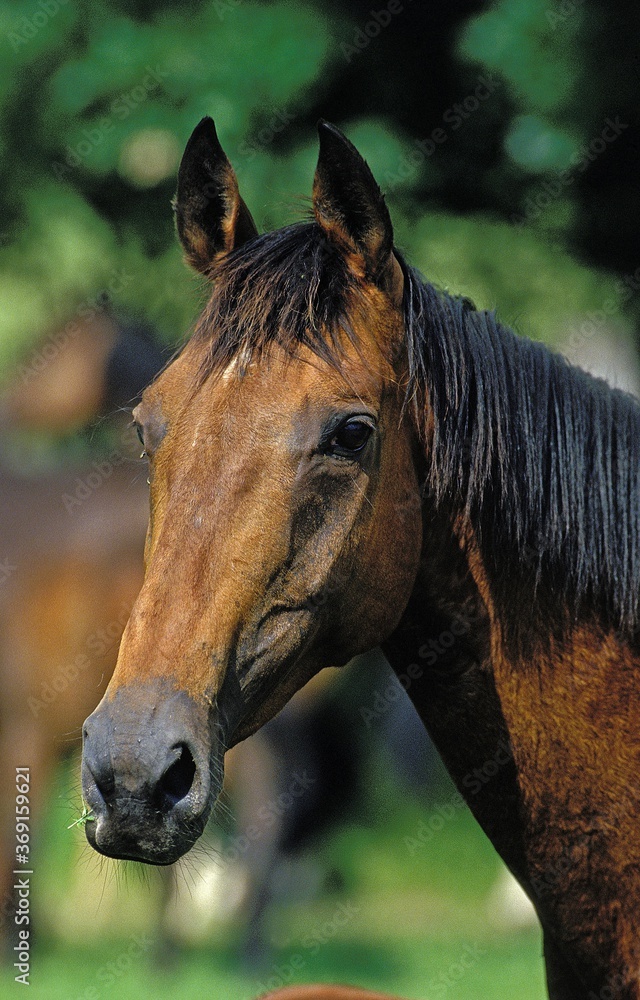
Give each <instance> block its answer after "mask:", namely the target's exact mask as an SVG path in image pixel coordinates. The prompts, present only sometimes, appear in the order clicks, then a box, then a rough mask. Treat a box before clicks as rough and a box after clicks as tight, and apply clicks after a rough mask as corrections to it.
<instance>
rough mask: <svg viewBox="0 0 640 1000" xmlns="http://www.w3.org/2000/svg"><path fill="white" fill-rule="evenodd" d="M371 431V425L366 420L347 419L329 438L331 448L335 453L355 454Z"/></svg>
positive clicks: (362, 446) (360, 449)
mask: <svg viewBox="0 0 640 1000" xmlns="http://www.w3.org/2000/svg"><path fill="white" fill-rule="evenodd" d="M372 431H373V427H372V426H371V424H369V423H367V421H366V420H361V419H359V418H358V419H356V418H353V419H352V420H347V421H345V423H344V424H343V425H342V427H339V428H338V430H337V431H336V433H335V434H334V435H333V437H332V438H331V450H332V451H333V452H334V454H337V455H344V456H349V455H356V454H357V453H358V452H359V451H362V449H363V448H364V446H365V444H366V443H367V441H368V440H369V438H370V437H371V432H372Z"/></svg>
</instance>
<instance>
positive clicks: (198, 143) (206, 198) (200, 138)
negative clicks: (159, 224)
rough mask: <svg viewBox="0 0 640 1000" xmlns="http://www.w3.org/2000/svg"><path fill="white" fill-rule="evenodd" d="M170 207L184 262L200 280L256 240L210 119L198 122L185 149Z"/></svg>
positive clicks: (235, 179) (256, 232) (252, 224)
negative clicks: (171, 206)
mask: <svg viewBox="0 0 640 1000" xmlns="http://www.w3.org/2000/svg"><path fill="white" fill-rule="evenodd" d="M173 207H174V209H175V213H176V225H177V228H178V236H179V237H180V242H181V243H182V246H183V248H184V252H185V254H186V257H187V260H188V262H189V263H190V264H191V265H192V267H195V268H196V270H198V271H201V272H202V273H203V274H207V275H210V274H211V273H212V271H213V270H214V269H215V265H216V264H217V263H218V262H219V261H220V260H221V259H222V258H223V257H224V256H225V255H226V254H228V253H229V252H230V251H231V250H234V249H235V248H236V247H239V246H241V245H242V244H243V243H246V242H247V240H251V239H253V238H254V236H257V235H258V230H257V228H256V224H255V222H254V221H253V219H252V218H251V213H250V212H249V209H248V208H247V206H246V205H245V203H244V202H243V200H242V198H241V197H240V191H239V190H238V179H237V177H236V175H235V172H234V169H233V167H232V166H231V164H230V163H229V160H228V159H227V157H226V155H225V152H224V150H223V149H222V146H221V145H220V141H219V139H218V135H217V133H216V127H215V125H214V123H213V119H211V118H203V119H202V121H201V122H200V124H199V125H197V126H196V128H195V129H194V130H193V133H192V135H191V138H190V139H189V142H188V143H187V148H186V149H185V151H184V156H183V157H182V162H181V164H180V170H179V171H178V191H177V194H176V197H175V199H174V203H173Z"/></svg>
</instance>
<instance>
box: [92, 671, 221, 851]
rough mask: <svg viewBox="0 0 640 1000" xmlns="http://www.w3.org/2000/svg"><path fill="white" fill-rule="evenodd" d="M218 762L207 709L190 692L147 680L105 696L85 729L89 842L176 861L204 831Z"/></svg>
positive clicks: (98, 847) (105, 848)
mask: <svg viewBox="0 0 640 1000" xmlns="http://www.w3.org/2000/svg"><path fill="white" fill-rule="evenodd" d="M221 759H222V752H221V748H220V741H219V739H218V738H217V733H216V732H215V729H214V728H213V727H212V726H211V722H210V719H209V712H208V710H207V708H206V706H204V705H202V704H198V703H196V702H194V701H193V700H192V699H191V698H189V697H188V695H186V694H184V693H181V692H180V693H178V692H175V691H172V690H167V688H166V686H165V685H164V684H162V683H157V682H151V681H150V682H147V683H146V684H141V685H135V686H134V685H131V686H129V687H125V688H120V689H118V691H116V692H115V694H114V695H113V696H111V697H105V698H104V699H103V701H102V702H101V703H100V705H99V706H98V708H97V709H96V710H95V712H94V713H93V714H92V715H90V716H89V718H88V719H87V721H86V722H85V724H84V728H83V752H82V794H83V797H84V801H85V803H86V805H87V806H88V807H89V810H90V818H89V820H88V821H87V823H86V827H85V829H86V834H87V839H88V841H89V843H90V844H91V846H92V847H94V848H95V849H96V850H97V851H99V852H100V853H101V854H106V855H107V856H108V857H112V858H123V859H132V860H135V861H145V862H147V863H148V864H156V865H166V864H171V863H172V862H173V861H176V860H177V859H178V858H180V857H181V856H182V855H183V854H185V853H186V852H187V851H188V850H189V848H190V847H191V846H192V845H193V844H194V843H195V841H196V840H197V839H198V837H199V836H200V834H201V833H202V831H203V829H204V826H205V824H206V821H207V818H208V816H209V812H210V810H211V805H212V803H213V801H214V799H215V797H216V795H217V792H218V791H219V786H220V784H221V775H222V764H221ZM215 775H220V780H219V781H218V780H216V779H215V777H212V776H215Z"/></svg>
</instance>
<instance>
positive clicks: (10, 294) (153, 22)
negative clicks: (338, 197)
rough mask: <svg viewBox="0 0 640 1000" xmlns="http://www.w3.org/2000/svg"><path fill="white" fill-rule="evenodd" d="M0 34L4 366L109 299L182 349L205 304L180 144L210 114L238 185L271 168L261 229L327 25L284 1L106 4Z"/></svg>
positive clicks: (22, 17)
mask: <svg viewBox="0 0 640 1000" xmlns="http://www.w3.org/2000/svg"><path fill="white" fill-rule="evenodd" d="M48 12H49V13H48ZM0 33H1V34H3V35H4V42H5V46H4V56H3V58H2V59H1V60H0V88H1V89H0V94H1V97H0V136H1V140H2V144H3V147H4V153H5V155H4V156H3V163H4V167H3V173H4V176H3V182H4V184H3V192H4V195H3V202H2V203H1V204H0V210H1V211H2V216H3V219H4V220H5V223H6V225H5V231H4V233H2V234H1V239H0V244H2V246H0V271H1V273H2V279H1V281H0V299H1V305H2V308H1V309H0V317H1V318H0V360H2V359H4V360H5V361H6V360H7V358H9V357H11V356H15V354H16V353H17V352H18V351H19V350H20V349H22V348H23V347H24V345H25V343H29V342H30V341H32V340H33V339H35V338H36V337H37V336H38V335H40V334H41V333H42V332H44V331H45V330H46V329H47V328H52V327H54V326H55V325H56V324H59V323H62V322H64V321H66V320H67V319H68V318H69V317H70V314H73V312H74V311H75V310H76V309H77V308H78V307H79V305H81V304H82V303H83V302H87V301H90V300H91V299H92V298H93V297H94V296H95V294H96V293H97V291H98V290H101V289H109V288H110V286H115V288H114V293H113V298H114V300H115V302H116V304H117V305H118V306H120V307H124V308H128V309H134V310H136V311H139V312H144V313H145V314H146V315H147V316H149V318H150V319H151V320H152V321H153V322H155V323H156V324H158V325H159V326H160V329H161V331H162V332H163V333H164V335H165V336H167V337H168V338H169V339H173V340H175V339H177V337H178V336H180V335H181V334H182V332H183V331H184V330H185V329H186V328H187V327H188V325H189V323H190V321H191V319H192V318H193V315H194V310H195V304H196V299H197V296H198V288H197V285H196V284H195V283H194V281H193V280H192V279H191V278H190V277H189V275H188V274H187V272H186V270H185V269H184V268H183V265H182V264H181V261H180V254H179V250H178V248H177V246H176V244H175V239H174V234H173V225H172V218H171V210H170V198H171V196H172V194H173V190H174V186H175V173H176V169H177V164H178V162H179V157H180V155H181V152H182V149H183V147H184V144H185V142H186V140H187V138H188V136H189V134H190V132H191V130H192V128H193V127H194V125H195V124H196V123H197V122H198V120H199V119H200V118H201V117H202V116H203V115H205V114H212V115H214V116H215V118H216V121H217V123H218V125H219V129H220V134H221V138H222V141H223V143H224V144H225V146H226V147H227V148H228V149H229V152H230V154H231V155H232V156H233V155H234V153H235V154H237V155H236V156H235V157H234V159H235V160H236V162H238V167H239V172H241V173H243V174H244V170H243V169H242V167H243V162H244V161H245V160H247V161H249V160H253V159H254V158H255V159H256V160H257V161H258V162H259V163H261V164H262V169H261V170H257V171H255V172H252V173H251V176H253V177H254V180H253V183H251V184H249V185H248V187H249V191H248V193H247V196H248V198H249V200H251V201H252V202H253V203H254V204H256V205H258V212H257V214H258V216H259V215H260V210H261V203H262V201H263V199H264V197H265V192H268V191H269V177H270V176H271V177H273V176H277V178H278V181H279V183H280V184H281V186H282V188H283V189H287V190H289V191H290V190H292V189H293V190H295V180H296V179H297V177H296V170H295V167H294V169H293V170H289V169H288V164H287V162H286V161H283V160H281V159H278V160H277V161H276V160H275V159H274V158H273V157H269V156H268V155H266V156H265V155H264V154H265V152H268V151H269V147H270V145H271V143H272V141H273V139H274V138H275V137H276V136H278V135H279V133H280V132H281V131H282V130H283V129H284V128H286V127H288V126H289V125H290V123H291V122H292V121H295V117H296V114H297V109H298V107H299V106H304V101H305V90H306V88H308V87H309V86H310V84H311V83H312V82H313V80H314V78H315V77H316V76H317V74H318V72H319V71H320V68H321V66H322V64H323V61H324V60H325V58H326V54H327V46H328V36H327V34H326V30H325V28H324V25H323V23H322V21H321V20H319V18H318V16H317V14H316V13H315V12H314V11H313V10H312V8H310V7H306V6H304V5H299V6H297V7H296V8H295V9H294V8H292V7H291V5H290V4H288V3H286V2H281V3H274V4H270V5H268V6H267V7H265V6H262V5H258V4H255V3H254V4H251V3H242V4H240V3H239V2H237V0H218V2H215V3H205V4H198V5H197V7H196V9H195V10H193V11H192V12H191V14H190V16H185V13H184V10H183V8H182V7H179V6H178V5H171V7H170V8H168V7H165V9H161V10H159V11H157V12H156V13H153V14H152V15H151V16H150V17H145V18H143V17H139V18H135V17H134V16H131V15H127V14H125V13H123V12H122V8H121V5H120V4H118V3H115V2H112V0H111V2H109V0H107V2H103V3H100V4H94V5H78V4H72V3H68V2H67V3H64V2H59V0H46V2H45V3H44V4H40V5H37V6H34V5H33V4H29V3H21V4H17V5H16V4H14V3H8V2H7V0H3V2H2V3H0ZM7 50H9V54H7ZM270 161H271V162H270ZM246 180H247V181H248V180H249V171H247V178H246ZM292 181H293V182H294V185H293V187H292V185H291V182H292ZM306 187H307V185H306V184H305V185H304V188H306ZM270 200H271V199H270ZM123 274H124V280H121V279H122V275H123ZM118 276H120V280H117V278H118ZM169 290H170V294H169Z"/></svg>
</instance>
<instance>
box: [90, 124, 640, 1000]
mask: <svg viewBox="0 0 640 1000" xmlns="http://www.w3.org/2000/svg"><path fill="white" fill-rule="evenodd" d="M312 206H313V215H312V217H311V218H310V219H308V220H307V221H302V222H298V223H295V224H292V225H290V226H287V227H285V228H283V229H279V230H277V231H275V232H271V233H267V234H262V235H260V234H259V233H258V231H257V229H256V226H255V224H254V222H253V219H252V217H251V214H250V212H249V209H248V208H247V206H246V204H245V202H244V201H243V200H242V198H241V196H240V192H239V188H238V182H237V178H236V175H235V173H234V171H233V168H232V166H231V164H230V162H229V160H228V158H227V156H226V155H225V153H224V151H223V149H222V147H221V145H220V142H219V139H218V137H217V133H216V130H215V126H214V124H213V122H212V120H211V119H210V118H205V119H203V120H202V121H201V122H200V124H199V125H198V126H197V127H196V129H195V131H194V132H193V134H192V136H191V138H190V140H189V142H188V144H187V146H186V149H185V152H184V156H183V159H182V162H181V165H180V168H179V173H178V185H177V195H176V199H175V204H174V207H175V213H176V222H177V231H178V236H179V239H180V241H181V244H182V247H183V249H184V252H185V256H186V259H187V261H188V262H189V263H190V264H191V265H192V266H193V267H194V268H195V269H196V270H197V271H198V272H200V273H201V274H203V275H205V276H206V277H207V279H208V280H209V281H210V282H211V294H210V298H209V300H208V303H207V304H206V306H205V308H204V310H203V312H202V314H201V316H200V318H199V319H198V321H197V323H196V325H195V329H194V331H193V334H192V336H191V337H190V339H188V340H187V342H186V344H185V346H184V348H183V349H182V351H181V352H180V353H179V354H178V356H177V357H176V358H175V359H174V360H173V362H172V363H171V364H170V365H169V366H168V367H167V368H166V369H165V370H164V372H163V373H162V374H161V375H160V376H159V377H158V378H157V379H156V381H155V382H153V383H152V384H151V385H150V386H149V387H148V388H147V389H146V390H145V392H144V393H143V396H142V400H141V402H140V404H139V405H138V406H137V407H136V409H135V410H134V419H135V421H136V425H137V427H138V429H139V433H140V437H141V440H142V441H143V443H144V448H145V451H146V453H147V455H148V461H149V470H150V482H151V491H150V519H149V528H148V532H147V539H146V546H145V581H144V584H143V587H142V589H141V592H140V594H139V596H138V599H137V601H136V603H135V605H134V608H133V611H132V614H131V617H130V619H129V621H128V623H127V625H126V628H125V631H124V635H123V639H122V644H121V647H120V652H119V657H118V661H117V664H116V668H115V671H114V674H113V677H112V679H111V681H110V683H109V686H108V688H107V691H106V693H105V695H104V697H103V699H102V701H101V702H100V704H99V705H98V707H97V708H96V710H95V711H94V712H93V714H92V715H91V716H90V717H89V718H88V719H87V721H86V723H85V726H84V730H83V763H82V786H83V795H84V799H85V802H86V805H87V809H89V810H90V816H91V819H90V821H89V822H87V823H86V826H85V832H86V836H87V838H88V841H89V843H90V844H91V845H92V846H93V847H94V848H95V849H96V850H97V851H98V852H100V853H102V854H104V855H107V856H111V857H116V858H129V859H135V860H139V861H143V862H146V863H147V864H155V865H165V864H168V863H170V862H172V861H174V860H175V859H176V858H177V857H179V856H181V855H182V854H184V853H185V852H186V851H188V850H189V848H190V847H191V846H192V845H193V844H194V843H195V842H196V840H197V839H198V837H199V836H200V834H201V832H202V829H203V827H204V824H205V821H206V819H207V816H208V815H209V813H210V810H211V808H212V805H213V803H214V801H215V799H216V796H217V794H218V790H219V788H220V786H221V782H222V775H223V760H224V753H225V751H226V750H227V749H228V748H229V747H232V746H234V745H235V744H236V743H238V742H239V741H241V740H244V739H246V738H247V737H249V736H250V735H251V734H252V733H253V732H255V731H256V730H257V729H259V728H260V727H261V726H262V725H263V724H264V723H266V722H267V721H268V720H269V719H270V718H272V717H273V716H274V715H275V714H276V713H277V712H278V711H279V710H280V709H281V708H282V707H283V706H284V705H285V704H286V702H287V701H288V699H289V698H290V697H291V696H292V695H293V694H294V692H295V691H297V690H298V689H299V688H301V687H302V686H303V685H304V684H305V683H306V682H307V681H308V680H309V679H310V678H311V677H312V676H314V675H315V674H316V673H317V672H318V671H320V670H321V669H322V668H324V667H328V666H334V667H335V666H341V665H343V664H345V663H346V662H347V661H349V660H350V659H351V658H352V657H354V656H355V655H356V654H359V653H361V652H363V651H367V650H371V649H373V648H375V647H377V646H378V645H381V647H382V649H383V650H384V652H385V654H386V656H387V658H388V659H389V661H390V663H391V665H392V667H393V669H394V670H395V672H396V673H397V674H398V676H399V678H401V680H402V682H403V685H404V686H405V687H407V688H408V691H409V695H410V697H411V699H412V701H413V703H414V705H415V707H416V709H417V711H418V713H419V715H420V717H421V719H422V720H423V722H424V724H425V726H426V727H427V729H428V731H429V733H430V734H431V737H432V739H433V741H434V743H435V744H436V746H437V747H438V749H439V752H440V754H441V756H442V758H443V760H444V762H445V764H446V766H447V768H448V770H449V772H450V774H451V776H452V778H453V780H454V782H455V783H456V785H457V787H458V789H459V791H460V793H461V795H462V796H463V797H464V798H465V799H466V801H467V803H468V805H469V807H470V808H471V810H472V812H473V814H474V815H475V817H476V819H477V820H478V822H479V823H480V825H481V826H482V828H483V829H484V831H485V832H486V833H487V835H488V836H489V838H490V839H491V841H492V842H493V844H494V846H495V847H496V849H497V851H498V852H499V854H500V855H501V856H502V858H503V859H504V861H505V862H506V864H507V866H508V868H510V869H511V871H512V872H513V873H514V875H515V876H516V878H517V880H518V881H519V882H520V883H521V885H522V886H523V888H524V889H525V891H526V893H527V894H528V896H529V897H530V899H531V900H532V902H533V904H534V906H535V909H536V911H537V914H538V917H539V920H540V923H541V926H542V933H543V942H544V961H545V966H546V978H547V988H548V993H549V996H550V998H551V1000H584V997H585V996H587V995H588V994H589V995H600V996H604V995H606V990H613V989H615V993H616V996H617V997H618V998H619V1000H632V998H633V1000H638V997H640V973H639V971H638V970H639V969H640V935H639V934H638V933H637V922H638V917H637V914H638V912H640V837H639V835H638V823H639V821H640V791H639V789H638V779H637V775H638V771H639V765H640V725H639V722H640V688H639V686H638V684H637V682H636V678H637V674H636V671H637V669H638V664H639V658H640V649H639V643H638V594H639V590H640V519H639V517H638V513H639V501H640V482H639V478H640V408H639V406H638V404H637V403H636V402H635V401H634V400H633V399H632V398H630V397H628V396H627V395H625V394H624V393H622V392H620V391H619V390H614V389H611V388H610V387H608V386H607V385H606V384H605V383H603V382H602V381H599V380H597V379H594V378H593V377H591V376H589V375H587V374H586V373H585V372H582V371H581V370H579V369H577V368H574V367H572V366H571V365H569V363H568V362H567V361H566V360H565V359H564V358H563V357H562V356H560V355H556V354H554V353H552V352H551V351H550V350H549V349H548V348H547V347H546V346H544V345H542V344H540V343H537V342H534V341H529V340H525V339H523V338H520V337H518V336H516V335H515V334H514V333H513V332H512V331H511V330H509V329H508V328H506V327H505V326H503V325H502V324H501V323H499V322H498V320H497V318H496V316H495V314H494V313H491V312H485V311H480V310H476V309H475V308H474V306H473V304H472V303H471V302H470V301H469V300H467V299H464V298H458V297H455V296H453V295H450V294H449V293H447V292H444V291H441V290H437V289H436V288H434V286H433V285H431V284H429V283H428V282H427V281H425V280H423V278H422V277H421V276H420V274H419V273H418V272H417V271H416V270H415V269H414V268H413V267H411V266H410V265H409V264H408V263H407V261H406V260H405V258H404V256H403V255H402V253H401V252H400V251H399V250H398V249H396V248H395V247H394V241H393V228H392V224H391V219H390V214H389V211H388V208H387V206H386V204H385V201H384V197H383V195H382V193H381V191H380V188H379V187H378V185H377V183H376V181H375V179H374V177H373V175H372V173H371V171H370V169H369V167H368V165H367V164H366V162H365V161H364V159H363V158H362V157H361V156H360V154H359V153H358V151H357V150H356V149H355V147H354V146H353V145H352V144H351V143H350V142H349V140H348V139H347V138H346V137H345V136H344V135H343V134H342V133H341V132H340V131H339V130H338V129H337V128H335V127H334V126H332V125H331V124H329V123H326V122H320V124H319V155H318V163H317V168H316V172H315V177H314V182H313V199H312ZM488 765H491V766H490V768H489V767H488ZM478 766H481V767H483V768H485V770H487V773H490V774H491V775H492V777H491V779H490V780H488V781H486V782H483V783H481V782H478V781H477V780H474V769H477V768H478ZM480 784H481V785H482V787H481V788H479V787H478V785H480ZM305 989H307V993H306V996H307V997H309V996H315V997H316V998H319V997H323V996H332V997H336V998H337V997H341V998H343V1000H347V998H348V997H349V996H353V993H351V994H350V993H349V992H348V991H347V989H346V988H344V989H342V992H340V990H341V988H339V987H332V988H329V987H315V988H314V989H315V991H316V992H315V994H314V993H313V991H311V992H309V990H310V988H305ZM602 991H605V992H602ZM297 995H299V996H305V993H304V990H303V989H302V988H299V989H298V994H297ZM356 995H357V994H356ZM285 996H289V997H290V996H296V993H295V992H294V993H293V994H291V993H290V994H286V993H285V994H281V1000H284V997H285Z"/></svg>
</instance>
